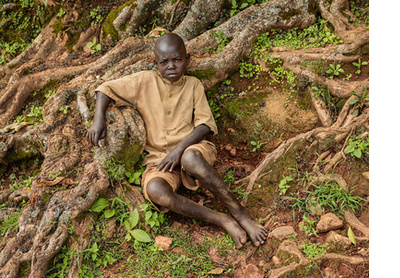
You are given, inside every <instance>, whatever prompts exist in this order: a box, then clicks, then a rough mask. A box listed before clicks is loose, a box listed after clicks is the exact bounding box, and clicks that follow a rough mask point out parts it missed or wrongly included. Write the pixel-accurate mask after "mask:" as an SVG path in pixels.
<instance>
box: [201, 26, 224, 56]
mask: <svg viewBox="0 0 400 278" xmlns="http://www.w3.org/2000/svg"><path fill="white" fill-rule="evenodd" d="M210 37H211V38H217V41H218V43H217V49H216V50H213V49H211V47H209V46H207V47H206V49H205V50H206V51H207V52H208V53H211V54H216V53H219V52H221V51H222V49H224V47H225V46H226V45H227V44H228V38H227V37H225V34H224V32H214V31H211V32H210Z"/></svg>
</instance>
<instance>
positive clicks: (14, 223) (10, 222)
mask: <svg viewBox="0 0 400 278" xmlns="http://www.w3.org/2000/svg"><path fill="white" fill-rule="evenodd" d="M21 213H22V210H21V211H17V212H14V213H13V214H11V215H10V216H8V217H7V218H6V219H5V220H4V221H3V223H1V225H0V237H3V236H4V235H5V234H6V233H7V231H8V230H9V229H11V230H13V231H15V230H16V229H18V227H19V224H18V218H19V216H20V215H21Z"/></svg>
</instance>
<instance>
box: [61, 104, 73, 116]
mask: <svg viewBox="0 0 400 278" xmlns="http://www.w3.org/2000/svg"><path fill="white" fill-rule="evenodd" d="M70 108H71V106H69V105H67V106H65V107H60V109H59V111H61V112H63V113H64V114H68V109H70Z"/></svg>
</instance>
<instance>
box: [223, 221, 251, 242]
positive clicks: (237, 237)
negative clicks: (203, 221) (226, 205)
mask: <svg viewBox="0 0 400 278" xmlns="http://www.w3.org/2000/svg"><path fill="white" fill-rule="evenodd" d="M221 226H222V228H223V229H224V230H225V231H227V232H228V234H229V235H230V236H231V237H232V239H233V241H234V242H235V245H236V248H237V249H240V248H242V247H243V244H245V243H246V241H247V234H246V232H245V231H244V230H243V229H242V227H240V225H239V223H238V222H236V220H235V219H233V218H231V217H230V216H227V218H226V219H224V220H223V221H221Z"/></svg>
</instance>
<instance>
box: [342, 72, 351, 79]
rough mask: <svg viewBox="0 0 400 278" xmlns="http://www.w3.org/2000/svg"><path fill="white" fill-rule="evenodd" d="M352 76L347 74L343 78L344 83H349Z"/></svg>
mask: <svg viewBox="0 0 400 278" xmlns="http://www.w3.org/2000/svg"><path fill="white" fill-rule="evenodd" d="M352 76H353V75H352V74H351V73H349V74H347V75H346V77H343V80H344V81H349V80H350V78H351V77H352Z"/></svg>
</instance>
